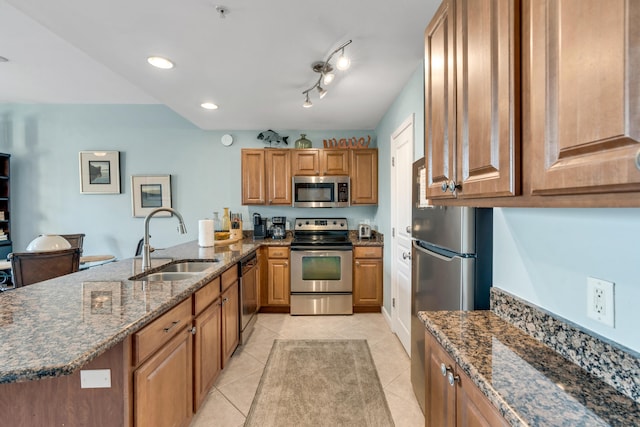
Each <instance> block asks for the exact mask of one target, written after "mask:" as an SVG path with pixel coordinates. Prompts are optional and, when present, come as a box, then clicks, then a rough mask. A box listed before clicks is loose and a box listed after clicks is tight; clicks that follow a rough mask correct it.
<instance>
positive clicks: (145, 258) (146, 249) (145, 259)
mask: <svg viewBox="0 0 640 427" xmlns="http://www.w3.org/2000/svg"><path fill="white" fill-rule="evenodd" d="M158 212H171V213H172V214H174V215H175V216H177V217H178V221H180V223H179V224H178V232H179V233H180V234H186V232H187V227H185V225H184V220H183V219H182V215H180V212H178V211H177V210H175V209H171V208H158V209H154V210H152V211H151V212H149V214H148V215H147V216H146V217H145V219H144V246H143V248H142V271H146V270H148V269H149V268H151V245H150V244H149V220H151V217H152V216H154V215H155V214H157V213H158Z"/></svg>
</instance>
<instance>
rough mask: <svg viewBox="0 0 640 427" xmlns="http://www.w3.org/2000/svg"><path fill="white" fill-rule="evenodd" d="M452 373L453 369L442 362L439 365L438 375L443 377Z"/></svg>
mask: <svg viewBox="0 0 640 427" xmlns="http://www.w3.org/2000/svg"><path fill="white" fill-rule="evenodd" d="M452 372H453V368H452V367H451V366H447V365H445V364H444V362H442V363H440V373H441V374H442V376H443V377H446V376H447V373H449V374H450V373H452Z"/></svg>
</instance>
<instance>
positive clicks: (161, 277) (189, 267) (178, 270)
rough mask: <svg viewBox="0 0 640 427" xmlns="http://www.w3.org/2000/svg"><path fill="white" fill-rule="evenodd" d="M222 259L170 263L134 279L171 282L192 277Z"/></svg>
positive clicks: (200, 273)
mask: <svg viewBox="0 0 640 427" xmlns="http://www.w3.org/2000/svg"><path fill="white" fill-rule="evenodd" d="M219 262H220V261H218V260H215V261H183V262H178V263H175V264H169V265H167V266H165V267H164V268H161V269H160V270H158V271H156V272H155V273H149V274H145V275H143V276H140V277H137V278H135V279H133V280H146V281H148V282H160V281H164V282H170V281H172V280H184V279H191V278H193V277H196V276H200V275H202V273H203V272H204V271H205V270H206V269H208V268H210V267H214V266H216V265H217V264H218V263H219Z"/></svg>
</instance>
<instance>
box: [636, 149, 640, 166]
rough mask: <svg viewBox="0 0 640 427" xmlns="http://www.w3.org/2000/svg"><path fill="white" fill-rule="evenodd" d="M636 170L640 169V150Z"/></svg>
mask: <svg viewBox="0 0 640 427" xmlns="http://www.w3.org/2000/svg"><path fill="white" fill-rule="evenodd" d="M636 168H638V169H640V150H639V151H638V154H636Z"/></svg>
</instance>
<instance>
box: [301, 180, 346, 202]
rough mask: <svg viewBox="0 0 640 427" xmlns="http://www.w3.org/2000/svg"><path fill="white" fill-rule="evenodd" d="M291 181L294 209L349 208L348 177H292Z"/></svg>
mask: <svg viewBox="0 0 640 427" xmlns="http://www.w3.org/2000/svg"><path fill="white" fill-rule="evenodd" d="M292 180H293V207H295V208H344V207H348V206H349V197H350V196H349V177H348V176H294V177H293V179H292Z"/></svg>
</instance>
